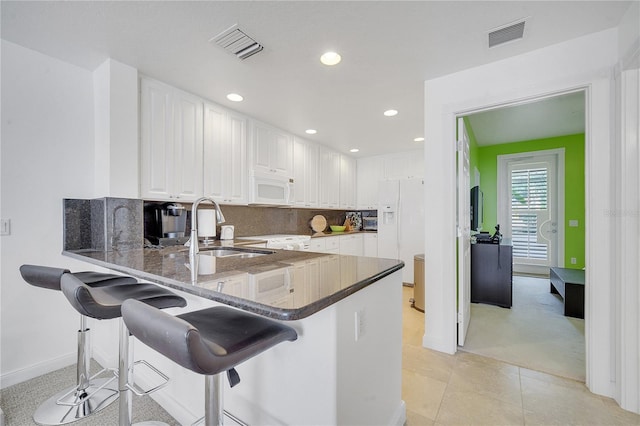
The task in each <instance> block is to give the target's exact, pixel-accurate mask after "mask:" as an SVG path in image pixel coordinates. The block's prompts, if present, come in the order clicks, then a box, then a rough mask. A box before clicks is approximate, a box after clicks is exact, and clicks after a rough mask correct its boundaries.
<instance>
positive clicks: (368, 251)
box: [362, 233, 378, 257]
mask: <svg viewBox="0 0 640 426" xmlns="http://www.w3.org/2000/svg"><path fill="white" fill-rule="evenodd" d="M362 242H363V244H362V246H363V249H364V252H363V256H367V257H378V234H376V233H366V234H363V240H362Z"/></svg>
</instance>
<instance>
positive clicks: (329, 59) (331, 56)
mask: <svg viewBox="0 0 640 426" xmlns="http://www.w3.org/2000/svg"><path fill="white" fill-rule="evenodd" d="M341 60H342V57H341V56H340V55H339V54H337V53H336V52H326V53H324V54H323V55H322V56H320V62H322V63H323V64H325V65H329V66H331V65H337V64H339V63H340V61H341Z"/></svg>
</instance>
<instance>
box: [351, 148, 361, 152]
mask: <svg viewBox="0 0 640 426" xmlns="http://www.w3.org/2000/svg"><path fill="white" fill-rule="evenodd" d="M358 151H360V150H359V149H358V148H352V149H350V150H349V152H358Z"/></svg>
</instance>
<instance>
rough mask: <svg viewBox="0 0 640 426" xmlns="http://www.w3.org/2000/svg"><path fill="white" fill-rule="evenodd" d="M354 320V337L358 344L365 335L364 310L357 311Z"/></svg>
mask: <svg viewBox="0 0 640 426" xmlns="http://www.w3.org/2000/svg"><path fill="white" fill-rule="evenodd" d="M354 320H355V336H354V337H355V340H356V342H357V341H358V340H360V338H361V337H362V336H363V335H364V333H365V320H364V310H360V311H355V312H354Z"/></svg>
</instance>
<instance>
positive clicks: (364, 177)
mask: <svg viewBox="0 0 640 426" xmlns="http://www.w3.org/2000/svg"><path fill="white" fill-rule="evenodd" d="M357 177H358V178H357V191H356V192H357V197H358V199H357V202H358V210H377V209H378V186H379V183H380V181H381V180H383V179H384V158H383V157H368V158H359V159H358V168H357Z"/></svg>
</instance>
